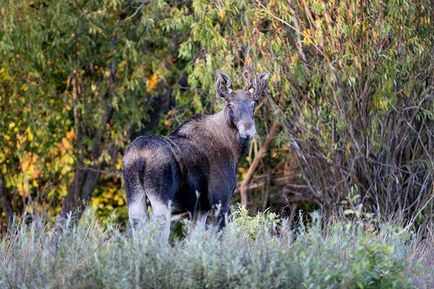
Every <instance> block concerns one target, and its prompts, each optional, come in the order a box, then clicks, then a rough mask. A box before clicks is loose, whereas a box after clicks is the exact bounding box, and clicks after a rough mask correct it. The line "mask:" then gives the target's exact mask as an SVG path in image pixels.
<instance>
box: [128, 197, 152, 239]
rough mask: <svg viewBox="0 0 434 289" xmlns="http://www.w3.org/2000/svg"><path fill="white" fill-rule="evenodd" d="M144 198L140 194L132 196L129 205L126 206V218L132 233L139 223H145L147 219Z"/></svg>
mask: <svg viewBox="0 0 434 289" xmlns="http://www.w3.org/2000/svg"><path fill="white" fill-rule="evenodd" d="M146 214H147V205H146V196H145V194H144V193H140V194H137V195H135V196H134V198H133V200H132V202H131V203H129V204H128V216H129V221H130V224H131V228H132V229H133V231H134V230H135V229H137V227H138V226H139V224H140V223H144V222H146V219H147V215H146Z"/></svg>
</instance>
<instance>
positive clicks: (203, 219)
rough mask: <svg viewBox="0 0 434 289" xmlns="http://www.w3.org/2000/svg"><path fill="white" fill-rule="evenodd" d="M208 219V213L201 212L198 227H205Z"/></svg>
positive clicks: (197, 220)
mask: <svg viewBox="0 0 434 289" xmlns="http://www.w3.org/2000/svg"><path fill="white" fill-rule="evenodd" d="M207 218H208V211H205V212H202V211H200V212H199V213H198V214H197V217H196V226H198V227H201V228H202V227H205V224H206V219H207Z"/></svg>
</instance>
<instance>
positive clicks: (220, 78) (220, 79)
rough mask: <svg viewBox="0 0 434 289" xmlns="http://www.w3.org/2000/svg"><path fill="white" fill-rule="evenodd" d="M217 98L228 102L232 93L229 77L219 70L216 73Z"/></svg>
mask: <svg viewBox="0 0 434 289" xmlns="http://www.w3.org/2000/svg"><path fill="white" fill-rule="evenodd" d="M216 88H217V96H219V97H222V98H224V99H226V100H229V97H230V95H231V92H232V81H231V78H230V77H229V75H228V74H227V73H226V72H224V71H221V70H218V71H217V73H216Z"/></svg>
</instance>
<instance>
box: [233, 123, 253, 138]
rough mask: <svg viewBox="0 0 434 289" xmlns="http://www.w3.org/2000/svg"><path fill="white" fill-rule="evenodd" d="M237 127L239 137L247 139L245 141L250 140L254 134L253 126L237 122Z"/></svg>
mask: <svg viewBox="0 0 434 289" xmlns="http://www.w3.org/2000/svg"><path fill="white" fill-rule="evenodd" d="M237 127H238V132H239V134H240V137H242V138H247V139H248V138H251V137H253V136H254V135H255V133H256V128H255V125H254V124H252V123H251V122H247V123H243V122H239V123H238V125H237Z"/></svg>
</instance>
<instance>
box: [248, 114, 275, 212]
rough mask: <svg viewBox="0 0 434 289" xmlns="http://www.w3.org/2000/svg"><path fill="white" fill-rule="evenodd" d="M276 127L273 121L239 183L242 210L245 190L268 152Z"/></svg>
mask: <svg viewBox="0 0 434 289" xmlns="http://www.w3.org/2000/svg"><path fill="white" fill-rule="evenodd" d="M277 127H278V124H277V121H274V122H273V123H272V125H271V128H270V131H269V132H268V135H267V138H266V139H265V141H264V144H263V145H262V146H261V148H260V149H259V151H258V154H257V155H256V156H255V159H254V160H253V162H252V164H251V165H250V167H249V170H248V171H247V175H246V177H245V178H244V180H243V181H242V182H241V185H240V195H241V206H242V207H243V208H245V207H246V206H247V189H248V186H249V183H250V180H251V179H252V177H253V174H254V173H255V170H256V168H257V167H258V165H259V162H260V161H261V160H262V158H263V157H264V156H265V153H266V152H267V151H268V147H269V146H270V144H271V141H272V140H273V137H274V135H275V134H276V131H277Z"/></svg>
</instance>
